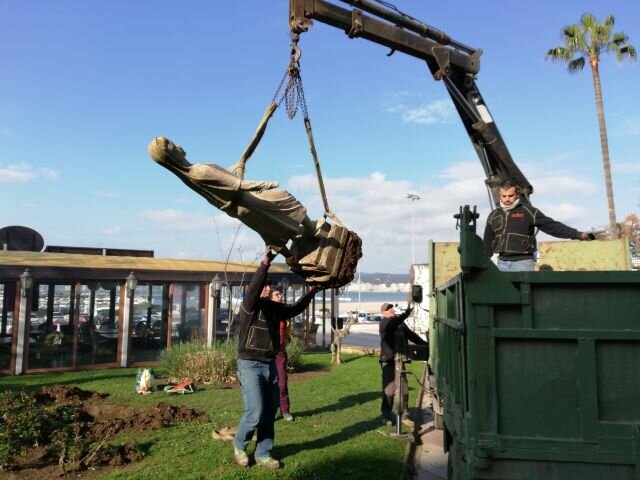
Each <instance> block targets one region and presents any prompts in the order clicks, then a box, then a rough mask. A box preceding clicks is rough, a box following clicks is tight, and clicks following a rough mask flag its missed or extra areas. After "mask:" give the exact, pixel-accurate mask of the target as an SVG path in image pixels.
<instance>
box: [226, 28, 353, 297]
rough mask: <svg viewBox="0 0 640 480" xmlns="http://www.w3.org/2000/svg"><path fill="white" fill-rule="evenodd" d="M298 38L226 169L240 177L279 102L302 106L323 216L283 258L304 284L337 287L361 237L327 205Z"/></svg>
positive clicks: (346, 278) (349, 272) (346, 276)
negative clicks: (313, 230)
mask: <svg viewBox="0 0 640 480" xmlns="http://www.w3.org/2000/svg"><path fill="white" fill-rule="evenodd" d="M298 40H299V34H298V33H295V32H291V54H290V60H289V65H288V67H287V69H286V70H285V73H284V75H283V77H282V80H281V81H280V84H279V85H278V88H277V89H276V92H275V94H274V96H273V99H272V100H271V103H269V105H268V106H267V109H266V110H265V112H264V114H263V116H262V119H261V120H260V123H259V124H258V128H257V129H256V131H255V133H254V135H253V137H252V139H251V141H250V142H249V145H248V146H247V148H246V149H245V151H244V152H243V154H242V156H241V157H240V160H239V161H238V162H237V163H236V164H235V165H233V166H232V167H231V168H230V169H229V170H231V171H232V173H235V175H236V176H238V177H239V178H240V179H244V173H245V169H246V162H247V160H249V158H250V157H251V155H252V154H253V152H254V151H255V149H256V147H257V146H258V144H259V143H260V140H261V139H262V137H263V135H264V133H265V131H266V128H267V124H268V122H269V120H270V119H271V117H272V116H273V114H274V113H275V111H276V109H277V108H278V107H279V106H280V105H281V104H282V103H283V102H284V105H285V110H286V112H287V116H288V117H289V118H290V119H293V118H294V117H295V116H296V113H297V111H298V108H300V109H301V110H302V114H303V121H304V126H305V130H306V132H307V139H308V141H309V148H310V150H311V155H312V157H313V163H314V167H315V172H316V177H317V179H318V186H319V189H320V195H321V197H322V204H323V208H324V215H323V219H321V220H319V221H318V224H317V227H316V235H315V236H314V238H313V239H311V240H310V239H307V238H295V239H294V240H293V241H292V244H291V248H290V253H291V256H290V257H289V259H288V260H287V263H288V264H289V266H290V267H291V270H293V271H294V272H296V273H298V274H299V275H300V276H302V277H303V278H305V281H306V283H308V284H311V285H321V286H323V287H341V286H343V285H346V284H347V283H349V282H350V281H351V280H353V277H354V275H355V272H356V268H357V263H358V259H359V258H360V257H361V256H362V241H361V240H360V237H358V235H357V234H356V233H355V232H352V231H350V230H348V229H347V228H346V227H345V226H344V223H343V222H342V220H340V218H338V216H337V215H336V214H335V213H333V212H332V211H331V209H330V208H329V202H328V200H327V194H326V190H325V188H324V181H323V179H322V172H321V170H320V162H319V160H318V153H317V150H316V147H315V142H314V140H313V131H312V129H311V121H310V120H309V114H308V111H307V104H306V100H305V97H304V90H303V87H302V77H301V76H300V56H301V51H300V48H299V47H298ZM285 82H286V85H285ZM283 86H284V90H283ZM281 90H283V91H282V94H280V91H281ZM327 218H329V219H331V220H332V221H333V223H331V224H330V223H329V222H327V220H326V219H327Z"/></svg>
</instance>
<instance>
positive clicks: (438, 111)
mask: <svg viewBox="0 0 640 480" xmlns="http://www.w3.org/2000/svg"><path fill="white" fill-rule="evenodd" d="M401 116H402V121H403V122H404V123H417V124H419V125H433V124H435V123H451V122H453V120H454V108H453V106H452V105H451V102H450V101H448V100H436V101H435V102H431V103H427V104H424V105H419V106H417V107H414V108H409V109H407V110H405V111H404V112H402V115H401Z"/></svg>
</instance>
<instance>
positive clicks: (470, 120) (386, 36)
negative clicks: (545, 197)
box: [289, 0, 533, 203]
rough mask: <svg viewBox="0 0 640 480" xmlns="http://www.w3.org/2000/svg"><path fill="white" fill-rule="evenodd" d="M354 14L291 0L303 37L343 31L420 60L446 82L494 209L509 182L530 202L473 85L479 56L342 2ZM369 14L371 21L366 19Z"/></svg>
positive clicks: (375, 6)
mask: <svg viewBox="0 0 640 480" xmlns="http://www.w3.org/2000/svg"><path fill="white" fill-rule="evenodd" d="M340 1H341V2H343V3H346V4H349V5H351V6H353V7H357V8H353V9H345V8H342V7H339V6H337V5H335V4H333V3H330V2H328V1H326V0H289V25H290V28H291V31H292V32H294V33H301V32H305V31H307V29H308V28H309V26H310V25H311V24H312V20H317V21H319V22H322V23H326V24H328V25H331V26H333V27H336V28H340V29H342V30H344V32H345V33H346V34H347V35H348V36H349V38H358V37H359V38H364V39H366V40H370V41H372V42H375V43H379V44H380V45H384V46H386V47H389V48H391V49H392V52H393V51H396V50H397V51H400V52H403V53H406V54H407V55H411V56H413V57H416V58H419V59H421V60H424V61H425V62H426V63H427V66H428V67H429V70H430V72H431V74H432V75H433V78H434V79H435V80H442V81H443V82H444V85H445V87H446V88H447V91H448V92H449V95H450V96H451V100H453V103H454V105H455V107H456V110H457V111H458V114H459V115H460V118H461V119H462V123H463V125H464V127H465V129H466V130H467V134H468V135H469V138H470V139H471V143H472V144H473V147H474V148H475V150H476V153H477V154H478V157H479V159H480V163H481V164H482V167H483V169H484V171H485V175H486V179H485V183H486V185H487V187H488V188H489V190H490V192H491V196H492V198H493V201H494V202H495V203H498V200H499V192H498V190H499V188H498V186H499V185H500V183H501V182H502V181H504V180H507V179H511V180H513V181H515V183H516V184H517V185H518V186H519V187H520V189H521V191H522V194H523V195H524V196H525V197H527V198H528V197H529V195H530V194H531V193H533V187H532V186H531V184H530V183H529V181H528V180H527V178H526V177H525V176H524V174H523V173H522V172H521V171H520V169H519V168H518V167H517V166H516V164H515V163H514V161H513V159H512V158H511V154H510V153H509V150H508V149H507V146H506V144H505V143H504V140H503V139H502V136H501V135H500V131H499V130H498V127H497V126H496V124H495V122H494V121H493V118H492V116H491V114H490V113H489V109H488V108H487V106H486V104H485V103H484V100H483V98H482V95H480V92H479V90H478V88H477V87H476V83H475V76H476V74H477V73H478V72H479V71H480V55H482V50H480V49H474V48H471V47H469V46H467V45H464V44H462V43H459V42H456V41H455V40H452V39H451V38H450V37H449V36H448V35H447V34H446V33H444V32H442V31H440V30H438V29H436V28H433V27H430V26H429V25H427V24H425V23H423V22H421V21H419V20H417V19H415V18H413V17H410V16H408V15H405V14H404V13H402V12H400V11H398V10H393V9H390V8H388V7H387V6H383V5H382V4H381V3H377V2H375V1H373V0H340ZM364 12H367V13H369V14H371V15H374V16H375V17H377V18H375V17H374V16H369V15H366V14H365V13H364Z"/></svg>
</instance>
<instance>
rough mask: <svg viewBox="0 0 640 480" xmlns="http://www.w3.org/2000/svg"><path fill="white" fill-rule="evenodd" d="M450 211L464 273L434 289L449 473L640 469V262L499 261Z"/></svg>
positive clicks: (625, 474)
mask: <svg viewBox="0 0 640 480" xmlns="http://www.w3.org/2000/svg"><path fill="white" fill-rule="evenodd" d="M457 217H458V218H459V222H460V232H461V233H460V244H459V248H458V250H459V259H460V264H459V265H460V269H461V273H459V274H458V275H456V276H455V277H453V278H452V279H450V280H449V281H447V282H445V283H443V284H442V285H439V286H433V288H432V290H431V291H430V307H431V308H430V313H431V316H430V325H429V327H430V328H429V340H430V360H429V380H430V386H431V388H432V393H433V398H434V412H435V416H436V425H437V426H438V427H440V428H442V429H443V431H444V436H445V449H447V450H448V451H449V478H450V479H456V480H458V479H465V480H471V479H500V480H506V479H527V480H534V479H535V480H538V479H539V480H542V479H544V480H570V479H571V480H573V479H581V480H588V479H611V480H614V479H615V480H624V479H636V480H637V479H640V272H633V271H599V272H596V271H592V272H588V271H580V272H566V271H565V272H561V271H541V272H523V273H503V272H500V271H498V270H497V268H496V267H495V266H494V265H493V263H492V262H491V261H490V259H489V258H487V256H486V255H485V254H484V252H483V246H482V240H481V239H480V237H478V236H477V235H476V233H475V229H476V218H477V214H475V211H471V209H469V207H465V208H464V209H461V212H460V214H459V215H457ZM433 260H435V261H433ZM437 262H438V259H437V258H436V259H432V262H431V263H432V264H437ZM432 278H435V276H433V277H432Z"/></svg>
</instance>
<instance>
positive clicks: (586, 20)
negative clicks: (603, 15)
mask: <svg viewBox="0 0 640 480" xmlns="http://www.w3.org/2000/svg"><path fill="white" fill-rule="evenodd" d="M580 23H581V24H582V28H583V29H584V30H591V29H592V28H593V26H594V25H595V24H596V23H597V20H596V17H594V16H593V15H592V14H591V13H588V12H586V13H583V14H582V16H581V17H580Z"/></svg>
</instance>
